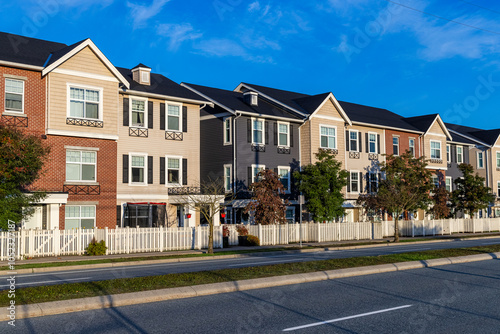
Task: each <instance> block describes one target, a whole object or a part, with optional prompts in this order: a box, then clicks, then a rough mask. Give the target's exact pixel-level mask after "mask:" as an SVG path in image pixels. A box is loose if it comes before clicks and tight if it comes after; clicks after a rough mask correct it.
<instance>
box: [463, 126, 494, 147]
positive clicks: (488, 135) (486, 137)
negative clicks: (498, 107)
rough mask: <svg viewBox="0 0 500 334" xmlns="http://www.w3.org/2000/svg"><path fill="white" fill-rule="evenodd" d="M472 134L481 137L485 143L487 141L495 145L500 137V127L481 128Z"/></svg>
mask: <svg viewBox="0 0 500 334" xmlns="http://www.w3.org/2000/svg"><path fill="white" fill-rule="evenodd" d="M470 134H471V135H473V136H474V137H476V138H479V139H480V140H481V141H483V142H484V143H486V144H488V145H490V146H493V145H495V143H496V141H497V139H498V136H500V129H494V130H480V131H475V132H471V133H470Z"/></svg>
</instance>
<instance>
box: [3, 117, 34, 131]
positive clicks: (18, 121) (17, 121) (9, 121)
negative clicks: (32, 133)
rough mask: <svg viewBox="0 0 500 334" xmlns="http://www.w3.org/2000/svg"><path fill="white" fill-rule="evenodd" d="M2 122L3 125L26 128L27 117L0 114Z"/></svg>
mask: <svg viewBox="0 0 500 334" xmlns="http://www.w3.org/2000/svg"><path fill="white" fill-rule="evenodd" d="M2 123H3V124H5V125H11V126H18V127H24V128H27V127H28V117H25V116H14V115H2Z"/></svg>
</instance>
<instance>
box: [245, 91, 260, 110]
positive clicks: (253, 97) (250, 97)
mask: <svg viewBox="0 0 500 334" xmlns="http://www.w3.org/2000/svg"><path fill="white" fill-rule="evenodd" d="M243 99H244V100H245V103H246V104H248V105H250V106H252V107H257V106H258V105H259V103H258V94H257V93H256V92H251V91H247V92H245V93H243Z"/></svg>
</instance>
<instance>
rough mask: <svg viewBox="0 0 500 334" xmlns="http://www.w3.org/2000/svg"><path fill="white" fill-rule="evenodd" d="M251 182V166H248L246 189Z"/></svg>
mask: <svg viewBox="0 0 500 334" xmlns="http://www.w3.org/2000/svg"><path fill="white" fill-rule="evenodd" d="M251 184H252V167H248V189H250V185H251Z"/></svg>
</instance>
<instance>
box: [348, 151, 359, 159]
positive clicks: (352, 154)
mask: <svg viewBox="0 0 500 334" xmlns="http://www.w3.org/2000/svg"><path fill="white" fill-rule="evenodd" d="M349 158H351V159H359V152H349Z"/></svg>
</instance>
